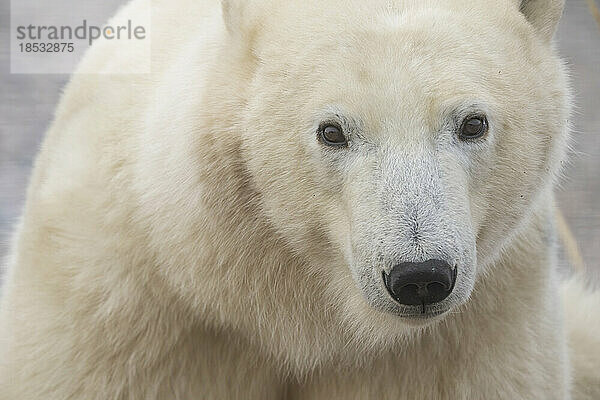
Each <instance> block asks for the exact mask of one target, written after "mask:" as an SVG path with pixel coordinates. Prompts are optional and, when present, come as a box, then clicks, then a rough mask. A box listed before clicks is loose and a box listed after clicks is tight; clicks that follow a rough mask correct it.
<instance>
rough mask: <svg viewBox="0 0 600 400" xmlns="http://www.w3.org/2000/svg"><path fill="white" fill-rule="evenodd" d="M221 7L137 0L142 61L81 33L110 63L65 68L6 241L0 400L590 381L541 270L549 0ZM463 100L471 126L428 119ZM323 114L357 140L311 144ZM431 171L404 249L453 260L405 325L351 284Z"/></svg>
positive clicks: (553, 76)
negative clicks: (469, 140) (143, 64)
mask: <svg viewBox="0 0 600 400" xmlns="http://www.w3.org/2000/svg"><path fill="white" fill-rule="evenodd" d="M144 1H145V0H134V1H133V2H132V3H130V4H129V5H128V6H127V7H126V8H125V9H124V10H123V11H122V13H123V15H132V14H135V13H136V10H137V9H138V8H140V9H141V8H142V7H143V6H144V4H145V3H144ZM240 3H245V4H240ZM557 5H558V6H557ZM224 6H225V7H224V10H225V13H224V14H225V17H226V21H227V23H226V24H225V23H223V19H222V12H221V10H222V9H221V5H220V3H219V2H218V1H216V0H177V1H173V0H153V1H152V54H153V57H152V74H149V75H127V74H122V72H126V71H129V70H132V68H134V67H135V66H136V64H135V63H136V62H138V60H139V59H140V58H139V57H138V56H139V55H138V54H136V53H135V50H132V51H131V52H127V54H123V53H119V54H115V53H114V52H111V50H110V47H106V46H103V45H102V44H100V43H98V44H97V45H95V46H94V48H93V49H92V50H91V51H90V52H89V54H88V55H87V56H86V58H85V59H84V61H83V63H82V65H81V70H82V71H85V70H86V69H88V68H90V67H94V68H102V69H104V71H105V72H109V74H107V75H92V76H89V75H74V77H73V79H72V80H71V82H70V84H69V86H68V88H67V90H66V91H65V94H64V96H63V99H62V101H61V104H60V106H59V107H58V110H57V114H56V120H55V121H54V124H53V125H52V127H51V129H50V130H49V132H48V134H47V138H46V140H45V143H44V145H43V148H42V150H41V153H40V155H39V157H38V159H37V162H36V166H35V170H34V173H33V176H32V179H31V185H30V188H29V192H28V199H27V203H26V207H25V210H24V215H23V218H22V222H21V224H20V226H19V229H18V232H17V235H16V237H15V242H14V247H13V252H12V256H11V259H10V261H9V267H10V268H9V273H8V277H7V279H6V284H5V286H4V288H3V294H2V303H1V306H0V307H1V308H0V399H1V400H16V399H23V400H42V399H43V400H66V399H86V400H105V399H145V400H152V399H182V400H191V399H229V398H231V399H237V398H248V399H253V398H256V399H270V398H292V399H329V400H331V399H351V398H361V399H511V400H514V399H542V398H543V399H563V400H564V399H569V398H571V393H572V396H573V398H575V399H581V400H583V399H597V398H600V383H599V382H598V376H600V342H599V341H598V339H597V337H598V335H597V332H599V331H600V318H598V309H599V307H600V301H599V299H598V298H597V297H598V295H592V294H589V293H585V292H584V291H583V290H582V289H581V288H580V286H577V285H576V284H569V285H568V286H565V290H564V298H565V300H566V302H565V304H566V305H567V307H568V308H567V311H566V316H567V318H564V317H563V315H564V313H563V311H562V306H561V302H560V299H559V294H558V293H559V290H558V287H559V282H558V279H557V276H556V271H555V268H554V247H555V244H554V241H555V239H554V236H555V235H554V228H553V225H552V221H553V218H552V213H553V209H554V208H553V207H554V205H553V194H552V185H553V182H554V180H555V177H556V175H557V173H558V171H559V169H560V164H561V163H562V160H563V157H564V153H565V146H566V141H567V125H568V124H567V118H568V113H569V96H568V92H567V88H566V79H565V74H564V71H563V68H562V65H561V63H560V60H559V59H558V58H557V56H556V55H555V54H554V51H553V49H552V45H551V41H550V38H551V36H552V32H553V28H554V26H555V25H556V23H557V20H558V16H559V15H560V12H558V13H557V12H556V10H560V9H561V8H562V3H561V2H560V1H533V0H532V1H530V2H527V4H525V5H524V6H523V7H521V5H520V4H518V2H516V1H510V0H507V1H497V0H481V1H471V0H469V1H467V0H464V1H463V0H448V1H444V2H441V1H423V0H419V1H414V2H397V3H396V2H393V1H383V0H380V1H379V0H378V1H369V2H364V1H358V0H332V1H327V2H324V1H316V0H308V1H306V0H303V1H269V0H257V1H248V2H239V1H233V0H231V1H227V2H225V4H224ZM544 7H553V8H552V9H553V10H554V11H553V12H544V11H543V10H544ZM557 7H558V8H557ZM520 8H521V10H520ZM110 72H118V73H119V74H110ZM472 100H476V101H479V102H483V103H485V104H480V106H481V107H483V108H484V109H485V111H486V112H488V116H489V118H490V127H491V130H490V135H489V138H488V140H486V141H481V142H478V143H477V144H472V146H471V145H467V144H465V143H460V142H457V141H456V139H455V135H454V133H453V130H452V127H451V126H450V127H446V128H444V126H445V125H443V121H444V119H443V118H445V117H444V115H446V113H449V112H451V110H453V109H456V108H457V107H458V108H459V109H460V108H461V107H467V106H468V107H470V105H469V104H471V103H470V102H471V101H472ZM465 104H466V105H465ZM331 110H334V112H335V113H342V112H345V113H347V114H346V115H349V118H354V119H356V120H357V121H359V122H357V123H356V126H357V128H356V129H357V130H359V129H360V132H362V135H363V136H365V141H364V142H360V141H359V140H358V138H356V140H355V141H354V142H353V143H354V145H355V147H352V148H351V149H346V150H348V151H346V150H342V151H341V152H339V151H338V152H332V151H331V150H330V149H329V150H328V149H324V148H323V147H322V145H320V144H319V143H318V142H317V140H316V134H315V129H314V128H315V124H317V125H318V122H319V120H320V119H321V118H323V115H326V114H327V113H330V112H331ZM449 110H450V111H449ZM357 143H363V145H359V144H357ZM366 143H370V145H367V144H366ZM434 143H435V146H433V145H432V144H434ZM361 146H362V147H361ZM436 155H437V156H436ZM417 156H419V157H420V156H422V157H423V158H418V157H417ZM421 159H422V160H427V161H426V162H425V161H423V163H422V164H419V161H418V160H421ZM420 165H422V166H423V168H424V169H423V168H420V167H419V166H420ZM404 168H407V169H404ZM377 171H379V172H377ZM381 175H385V176H384V177H383V178H382V177H381ZM411 177H418V179H419V180H416V181H415V180H413V179H412V178H411ZM380 178H381V180H380ZM430 178H431V180H429V179H430ZM415 179H416V178H415ZM382 182H383V183H382ZM414 182H419V184H415V183H414ZM428 182H432V184H433V183H435V185H437V186H436V188H438V189H439V191H443V192H444V193H446V194H448V193H454V195H453V196H449V198H450V200H449V201H450V202H451V205H452V207H449V204H450V203H444V204H441V205H440V204H437V205H436V204H434V203H435V202H433V200H431V199H433V198H434V197H431V198H427V199H429V200H427V201H425V202H423V204H429V203H431V205H430V206H428V207H430V208H427V209H425V211H423V212H422V213H421V214H419V215H420V217H419V218H423V224H424V225H425V226H429V227H435V229H433V228H432V229H431V231H432V233H431V235H432V236H431V237H430V238H441V239H440V240H441V242H439V243H443V244H444V246H447V248H446V247H444V248H439V249H438V248H437V247H436V246H435V243H437V242H435V241H434V240H433V239H432V241H431V243H430V244H427V245H423V246H422V249H425V250H423V252H425V253H426V252H428V251H441V252H445V251H447V249H448V248H451V247H452V246H453V245H454V244H455V245H456V246H457V249H459V250H460V251H458V253H460V254H463V253H464V254H468V256H465V258H463V259H461V261H460V262H462V263H463V264H462V266H461V269H459V274H461V275H459V276H460V279H461V280H460V281H459V282H460V285H459V284H457V285H459V286H460V287H458V286H457V287H458V288H457V293H458V294H457V295H456V297H453V298H452V299H451V300H450V301H449V303H448V306H449V307H450V309H451V311H450V312H449V313H448V314H447V315H445V316H443V317H440V318H438V319H437V320H436V321H433V322H431V323H428V324H424V323H422V322H421V323H417V322H415V321H412V322H411V321H409V320H406V319H403V318H401V317H398V316H397V315H395V313H399V312H400V311H401V310H398V309H396V308H394V307H396V306H395V305H394V303H393V302H391V300H390V299H388V298H385V296H384V295H383V294H382V293H383V292H381V287H380V286H377V284H375V283H373V282H371V281H368V280H367V281H366V282H367V283H366V284H364V285H362V282H363V281H361V279H367V278H368V276H369V275H368V274H370V273H371V269H372V268H375V267H377V268H382V269H385V268H387V265H388V264H387V263H389V262H394V260H392V259H391V258H390V259H386V257H388V256H389V257H391V256H390V254H391V253H394V250H390V249H394V248H395V246H396V245H397V246H398V248H399V249H403V250H402V251H400V250H398V254H395V256H397V257H401V256H406V257H412V259H418V257H419V255H418V254H417V253H415V252H414V251H413V250H414V249H413V248H412V247H411V248H409V247H407V246H408V245H407V244H406V243H405V242H403V239H402V238H401V236H398V239H397V240H398V241H397V242H394V240H396V239H393V238H394V237H396V236H394V235H393V234H385V232H387V231H386V229H387V228H386V225H385V222H386V221H394V218H396V217H397V218H399V219H398V221H400V222H398V223H399V225H398V226H402V225H401V222H402V221H401V218H400V217H398V215H404V214H402V212H406V211H407V209H400V206H399V205H398V204H403V207H408V208H410V207H418V206H419V203H418V202H414V201H412V200H410V199H413V198H416V197H418V196H427V193H428V192H427V187H428V186H427V183H428ZM404 184H405V185H406V186H404ZM403 187H410V188H412V189H411V190H413V192H411V193H409V195H410V196H412V197H410V196H409V197H402V196H404V195H403V194H402V193H404V192H403ZM371 188H373V190H370V189H371ZM388 189H389V190H388ZM438 189H436V190H438ZM386 190H387V191H386ZM376 193H383V194H384V195H385V196H388V195H389V196H388V197H389V199H398V202H395V201H393V202H391V203H389V204H388V205H390V207H387V208H386V207H384V208H385V209H386V210H387V211H388V212H390V213H391V214H385V213H384V212H383V211H382V210H381V209H379V208H377V207H375V204H379V203H378V202H379V201H381V200H382V199H380V198H377V196H376V195H375V194H376ZM397 196H398V197H397ZM415 196H416V197H415ZM388 197H386V198H388ZM407 199H408V200H407ZM430 200H431V201H430ZM438 206H439V209H438V208H437V207H438ZM390 210H391V211H390ZM440 210H441V211H440ZM452 210H453V211H452ZM396 211H398V213H396ZM408 211H411V210H408ZM434 212H439V213H438V214H435V215H436V217H435V218H432V217H431V215H434V214H432V213H434ZM417 214H418V213H417ZM390 216H391V217H390ZM394 216H396V217H394ZM440 221H441V222H440ZM444 221H458V222H457V223H463V224H464V231H461V232H462V233H461V232H457V233H456V236H454V235H448V234H447V231H445V230H444V228H443V222H444ZM465 232H470V233H469V234H466V233H465ZM461 235H462V236H461ZM378 246H379V247H378ZM427 246H430V247H427ZM440 246H441V247H443V246H442V245H441V244H440ZM427 249H430V250H427ZM448 251H449V250H448ZM458 253H457V254H458ZM452 254H454V253H452ZM421 256H423V257H426V256H427V254H421ZM380 258H381V260H383V261H381V264H377V262H379V261H378V260H379V259H380ZM396 260H397V259H396ZM475 260H477V261H475ZM374 271H375V272H378V271H380V269H374ZM365 277H367V278H365ZM357 283H358V285H357ZM361 285H362V286H361ZM565 321H566V323H567V325H566V328H565ZM567 333H568V335H569V336H568V339H567ZM567 343H569V349H570V352H568V351H567ZM569 359H570V360H569ZM572 383H574V385H572Z"/></svg>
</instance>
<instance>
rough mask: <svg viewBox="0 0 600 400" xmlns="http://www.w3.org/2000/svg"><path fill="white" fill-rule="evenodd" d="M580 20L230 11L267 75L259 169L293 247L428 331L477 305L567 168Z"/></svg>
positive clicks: (533, 10)
mask: <svg viewBox="0 0 600 400" xmlns="http://www.w3.org/2000/svg"><path fill="white" fill-rule="evenodd" d="M562 6H563V4H562V1H561V0H531V1H523V2H519V1H518V0H505V1H492V0H481V1H472V0H448V1H423V0H419V1H402V2H400V1H383V0H381V1H369V2H363V1H351V0H346V1H331V2H329V1H316V0H308V1H307V0H303V1H285V2H284V1H266V0H265V1H255V2H252V1H234V0H230V1H224V2H223V14H224V18H225V21H226V25H227V29H228V35H229V39H228V40H230V41H231V45H232V47H235V48H236V49H237V50H236V51H238V52H240V54H243V57H244V59H245V60H246V61H245V62H247V66H248V70H249V71H250V70H251V71H252V72H251V73H249V75H251V78H250V79H249V82H248V87H247V93H246V96H247V102H246V104H245V107H244V109H243V110H242V111H241V112H242V114H243V117H242V119H241V121H242V123H241V127H242V128H241V130H242V133H241V135H242V139H241V142H242V154H243V157H244V160H245V161H244V162H245V165H246V166H247V169H248V170H249V171H250V175H251V177H252V181H253V184H254V185H255V187H256V188H258V192H259V193H261V194H262V199H261V201H262V207H263V210H264V212H265V213H266V215H267V216H268V218H269V220H270V222H271V223H272V225H273V226H274V227H275V229H276V230H277V232H278V234H279V235H280V236H281V237H282V238H283V239H284V240H285V241H286V242H287V243H288V244H289V245H290V247H291V248H293V249H294V250H295V251H296V252H297V253H298V254H303V255H304V256H306V257H307V258H308V260H309V263H310V265H311V266H312V268H314V269H315V271H317V273H319V274H321V276H322V277H323V279H327V280H328V281H329V285H330V286H331V288H332V289H333V292H334V293H336V294H337V295H338V296H339V297H340V298H344V296H347V297H346V298H353V297H352V295H350V294H352V293H354V294H356V293H359V294H360V297H361V300H360V301H363V302H364V299H366V302H365V303H366V304H368V305H370V306H371V307H372V308H371V310H372V309H373V308H375V309H377V310H379V311H383V312H384V313H391V314H394V315H397V316H401V317H405V318H406V319H405V320H409V321H413V322H414V321H425V320H427V321H430V320H433V319H435V318H433V317H435V316H438V315H442V314H445V313H446V312H448V311H450V310H452V309H454V308H456V307H457V306H459V305H461V304H463V303H465V302H466V301H467V300H468V299H469V297H470V295H471V292H472V291H473V288H474V286H475V285H476V282H477V279H478V276H480V274H482V272H483V273H485V271H486V269H487V268H490V266H491V265H493V264H494V262H495V261H496V260H497V259H498V257H499V254H500V252H501V249H502V248H503V247H504V246H506V245H507V243H509V242H510V240H511V238H513V237H514V236H515V232H517V231H518V229H519V227H520V226H523V221H526V220H527V218H528V217H529V216H530V215H531V214H532V210H533V209H534V208H535V205H536V203H537V202H538V201H539V199H541V198H543V197H544V196H543V194H544V193H548V192H547V191H548V190H549V188H550V187H551V185H552V181H553V179H554V177H555V176H556V174H557V171H558V170H559V165H560V164H561V162H562V159H563V157H564V153H565V147H566V139H567V125H568V122H567V118H568V112H569V97H568V93H567V90H566V87H567V84H566V77H565V72H564V69H563V66H562V64H561V62H560V60H559V59H558V57H557V56H556V55H555V52H554V49H553V45H552V36H553V33H554V30H555V27H556V24H557V22H558V19H559V17H560V14H561V12H562ZM350 277H351V278H352V280H353V282H354V285H352V287H348V282H352V281H351V280H350ZM357 288H358V290H357ZM354 298H355V297H354ZM356 301H358V300H353V301H350V300H348V305H347V309H348V311H349V313H350V314H351V313H352V312H353V311H356V310H357V309H358V308H355V309H353V307H355V306H356V304H357V303H356ZM359 308H360V307H359Z"/></svg>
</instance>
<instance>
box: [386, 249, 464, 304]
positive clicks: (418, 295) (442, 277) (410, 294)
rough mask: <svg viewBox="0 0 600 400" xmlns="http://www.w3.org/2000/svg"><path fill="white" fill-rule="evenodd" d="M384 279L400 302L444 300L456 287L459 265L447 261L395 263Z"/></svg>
mask: <svg viewBox="0 0 600 400" xmlns="http://www.w3.org/2000/svg"><path fill="white" fill-rule="evenodd" d="M383 280H384V282H385V286H386V287H387V290H388V292H390V295H391V296H392V297H393V298H394V299H396V301H398V303H400V304H405V305H410V306H416V305H420V306H425V305H426V304H433V303H437V302H439V301H442V300H444V299H445V298H446V297H448V295H449V294H450V293H452V289H454V283H455V282H456V268H454V269H452V268H451V267H450V265H449V264H448V263H447V262H446V261H441V260H427V261H424V262H416V263H415V262H405V263H402V264H398V265H395V266H394V268H392V270H391V271H390V273H389V274H386V273H385V271H384V273H383Z"/></svg>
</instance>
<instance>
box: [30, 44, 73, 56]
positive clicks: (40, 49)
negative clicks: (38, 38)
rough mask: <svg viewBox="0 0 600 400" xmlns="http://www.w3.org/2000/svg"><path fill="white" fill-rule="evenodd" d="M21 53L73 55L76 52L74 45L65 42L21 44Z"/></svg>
mask: <svg viewBox="0 0 600 400" xmlns="http://www.w3.org/2000/svg"><path fill="white" fill-rule="evenodd" d="M19 49H20V50H21V53H65V52H68V53H72V52H73V51H75V47H74V46H73V43H64V42H55V43H52V42H48V43H46V42H41V43H19Z"/></svg>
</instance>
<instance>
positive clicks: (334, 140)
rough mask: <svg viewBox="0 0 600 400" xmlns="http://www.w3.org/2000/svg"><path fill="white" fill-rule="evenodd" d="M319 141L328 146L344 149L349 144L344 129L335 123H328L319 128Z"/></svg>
mask: <svg viewBox="0 0 600 400" xmlns="http://www.w3.org/2000/svg"><path fill="white" fill-rule="evenodd" d="M319 139H321V142H322V143H323V144H325V145H327V146H333V147H342V146H346V145H347V144H348V139H346V136H345V135H344V132H343V131H342V128H341V127H340V126H339V125H337V124H334V123H331V122H328V123H324V124H321V126H320V127H319Z"/></svg>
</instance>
